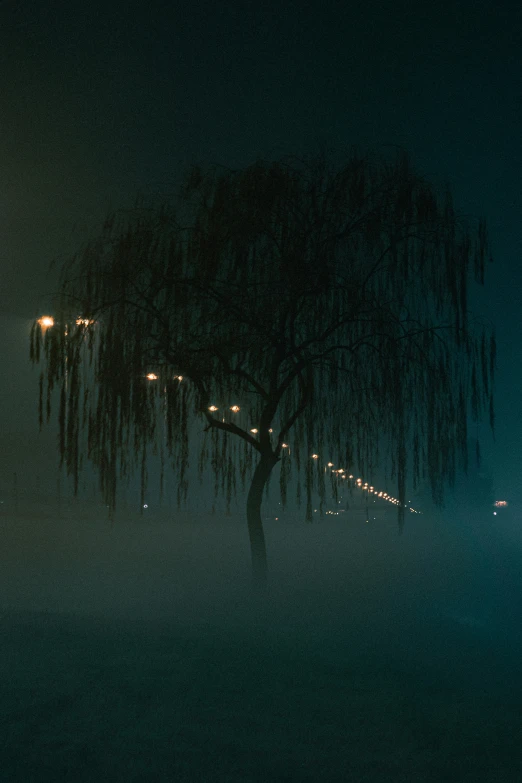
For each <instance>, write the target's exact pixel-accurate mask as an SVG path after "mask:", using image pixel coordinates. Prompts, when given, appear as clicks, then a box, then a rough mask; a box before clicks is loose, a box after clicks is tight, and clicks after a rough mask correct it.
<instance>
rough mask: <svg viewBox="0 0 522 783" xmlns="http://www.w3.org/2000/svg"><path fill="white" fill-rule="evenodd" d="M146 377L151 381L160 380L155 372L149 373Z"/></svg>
mask: <svg viewBox="0 0 522 783" xmlns="http://www.w3.org/2000/svg"><path fill="white" fill-rule="evenodd" d="M145 377H146V378H147V380H149V381H157V380H158V376H157V375H156V373H154V372H149V373H148V374H147V375H146V376H145Z"/></svg>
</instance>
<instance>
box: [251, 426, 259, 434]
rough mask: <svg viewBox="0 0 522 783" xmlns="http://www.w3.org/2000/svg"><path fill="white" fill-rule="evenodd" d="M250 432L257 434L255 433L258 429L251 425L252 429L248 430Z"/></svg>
mask: <svg viewBox="0 0 522 783" xmlns="http://www.w3.org/2000/svg"><path fill="white" fill-rule="evenodd" d="M250 432H253V433H254V435H257V433H258V432H259V430H256V428H255V427H252V429H251V430H250Z"/></svg>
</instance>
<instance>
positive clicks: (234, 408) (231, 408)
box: [230, 405, 241, 413]
mask: <svg viewBox="0 0 522 783" xmlns="http://www.w3.org/2000/svg"><path fill="white" fill-rule="evenodd" d="M230 410H231V411H232V413H239V411H240V410H241V408H240V407H239V405H231V406H230Z"/></svg>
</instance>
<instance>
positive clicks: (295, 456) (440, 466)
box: [31, 153, 495, 516]
mask: <svg viewBox="0 0 522 783" xmlns="http://www.w3.org/2000/svg"><path fill="white" fill-rule="evenodd" d="M489 257H490V256H489V246H488V239H487V234H486V227H485V223H484V221H483V220H477V221H476V222H473V221H469V220H465V219H464V218H462V217H460V216H459V215H458V214H457V212H456V210H455V207H454V205H453V201H452V197H451V193H450V191H449V189H444V190H440V189H438V188H436V187H435V186H433V185H432V184H430V183H429V182H427V181H426V180H425V178H424V177H422V176H421V175H420V174H418V173H417V172H416V171H415V170H414V168H413V166H412V164H411V163H410V161H409V160H408V158H407V157H406V156H405V155H403V154H400V155H398V156H397V157H396V158H395V159H394V160H392V161H388V160H384V159H376V158H375V157H372V156H366V155H361V154H358V153H353V154H352V155H351V156H350V157H349V159H348V160H347V161H346V162H345V163H343V164H342V165H334V164H333V163H332V162H330V161H329V160H328V159H327V158H326V157H324V156H317V157H310V158H309V159H305V160H301V159H296V158H286V159H283V160H280V161H276V162H264V161H259V162H257V163H255V164H254V165H252V166H249V167H247V168H245V169H242V170H228V169H221V168H208V169H202V168H197V167H195V168H193V169H192V170H191V171H190V172H189V174H188V176H187V178H186V180H185V183H184V186H183V188H182V189H181V191H180V193H179V195H178V196H177V197H176V198H175V199H173V200H171V201H163V202H161V203H158V204H154V203H149V204H141V205H140V206H137V207H136V209H135V210H131V211H126V212H124V211H121V212H114V213H112V214H110V215H109V217H108V218H107V220H106V222H105V224H104V226H103V228H102V230H101V232H100V233H99V235H98V236H97V237H96V238H95V239H94V240H92V241H90V242H88V243H87V244H86V245H85V246H84V247H83V248H82V250H81V251H80V252H79V253H78V254H76V255H75V256H74V257H73V258H72V259H70V260H69V261H68V262H67V263H66V264H65V265H64V266H63V269H62V276H61V284H60V292H59V296H58V297H57V301H56V307H55V313H54V318H55V325H54V326H53V327H52V328H47V329H42V328H41V325H40V324H39V322H35V324H34V327H33V331H32V338H31V356H32V358H33V360H34V361H37V362H38V361H40V360H41V359H43V361H44V371H43V373H42V375H41V379H40V392H41V401H40V416H41V420H44V419H48V418H49V417H50V415H51V408H52V400H53V399H54V394H55V392H54V391H53V390H55V389H57V391H58V394H59V396H60V403H59V416H58V418H59V423H60V449H61V454H62V458H63V460H64V462H65V464H66V466H67V469H68V470H69V472H70V473H71V474H72V475H73V476H75V479H76V481H77V480H78V475H79V470H80V466H81V455H82V454H83V453H86V455H87V457H88V459H89V460H91V461H92V462H93V463H94V465H95V466H96V468H97V469H98V471H99V475H100V479H101V487H102V490H103V493H104V496H105V499H106V501H107V502H108V503H109V504H110V505H111V506H113V505H114V503H115V499H116V489H117V484H118V480H119V478H121V477H124V476H125V475H127V474H128V473H129V471H131V470H133V469H134V468H135V467H136V466H137V465H140V464H141V469H142V479H143V483H144V482H145V481H146V463H147V454H148V453H149V452H150V450H151V449H152V448H154V446H155V445H156V447H157V448H159V450H160V452H161V453H162V454H164V456H165V458H166V461H167V462H169V463H170V465H171V466H172V468H173V476H174V477H175V480H176V481H177V487H178V497H179V499H180V501H182V500H183V499H184V498H185V496H186V493H187V489H188V481H187V478H188V472H187V471H188V463H189V455H190V453H191V452H190V447H189V442H190V422H191V421H192V420H193V417H196V418H197V417H199V418H200V419H201V420H202V421H203V422H204V426H205V430H206V431H205V436H204V437H203V438H202V439H200V444H199V445H200V448H199V454H198V456H197V463H198V467H199V471H200V472H202V471H203V470H204V469H205V468H206V467H209V468H210V469H211V470H212V471H213V475H214V482H215V490H216V492H217V493H218V494H219V493H222V494H223V495H225V496H228V497H231V496H233V495H234V494H235V493H236V492H237V491H238V490H239V489H240V488H241V487H242V486H245V485H246V484H248V483H249V482H251V481H253V483H254V484H255V483H256V482H257V485H260V483H261V484H262V485H263V486H264V484H265V483H266V480H267V479H268V477H269V475H270V473H271V470H272V468H273V467H274V465H275V464H277V463H278V462H279V461H281V471H280V488H281V493H282V497H283V500H285V499H286V493H287V487H288V486H289V480H290V478H291V474H293V479H294V483H293V484H292V486H294V487H295V492H296V495H297V499H298V500H299V498H301V497H302V498H303V500H304V501H305V504H306V509H307V515H308V516H310V513H311V505H312V495H313V492H318V493H319V495H320V497H322V498H324V496H325V492H326V483H325V482H327V480H328V476H327V474H325V471H324V470H323V466H324V464H326V462H327V460H331V461H332V462H333V463H335V464H336V465H337V466H343V467H345V468H346V469H350V468H352V469H357V470H358V471H360V472H364V473H366V475H371V473H372V471H375V470H376V468H377V466H380V467H381V468H383V469H384V468H386V470H387V471H388V475H389V476H391V477H393V479H394V481H396V484H397V494H398V498H399V501H400V504H401V506H400V508H401V507H403V505H404V500H405V491H406V480H407V475H410V476H411V480H412V482H413V483H415V482H416V481H417V480H418V479H419V478H420V477H424V478H426V477H428V478H429V480H430V483H431V489H432V493H433V497H434V499H435V500H436V501H437V502H440V501H441V500H442V494H443V488H444V485H445V483H446V482H448V481H451V480H452V478H453V477H454V475H455V471H456V469H457V467H458V465H459V464H461V465H463V466H465V465H466V460H467V442H468V422H469V420H470V417H471V419H478V417H480V416H481V415H482V413H483V412H484V410H487V411H489V416H490V421H491V424H493V376H494V366H495V341H494V336H493V334H492V333H491V330H490V329H489V327H488V326H487V324H485V323H482V322H480V321H479V320H478V319H476V318H472V317H471V316H470V313H469V307H468V294H469V287H470V283H471V282H473V279H474V280H475V281H476V282H478V283H483V282H484V270H485V265H486V262H487V261H488V260H489ZM42 348H43V353H42ZM149 373H152V375H155V376H157V380H155V381H154V382H150V381H149V380H148V379H147V378H146V376H147V374H149ZM151 377H152V376H151ZM233 404H236V405H238V406H239V407H240V408H241V410H242V412H243V414H244V417H243V419H242V421H243V425H241V426H240V424H238V418H239V417H234V415H233V413H231V412H230V411H229V408H230V406H231V405H233ZM225 410H226V411H227V413H226V415H225V413H224V411H225ZM287 442H291V449H292V459H291V460H289V459H283V460H281V456H282V454H283V453H284V449H285V445H284V444H286V443H287ZM313 454H315V455H318V456H319V459H315V460H312V459H311V456H312V455H313ZM260 465H264V468H263V469H261V468H260ZM256 471H257V473H256ZM261 474H263V475H261ZM256 475H257V478H256ZM261 490H262V487H261ZM257 494H259V493H257ZM250 495H252V485H251V486H250ZM251 499H252V498H251ZM258 500H259V503H260V501H261V496H260V494H259V498H257V497H256V499H255V503H256V504H257V503H258ZM400 513H401V512H400Z"/></svg>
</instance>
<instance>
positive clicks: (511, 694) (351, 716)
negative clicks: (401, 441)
mask: <svg viewBox="0 0 522 783" xmlns="http://www.w3.org/2000/svg"><path fill="white" fill-rule="evenodd" d="M365 517H366V515H365V514H363V513H361V512H360V511H354V512H353V513H351V514H346V515H343V516H339V517H328V516H327V517H324V518H323V519H320V520H319V519H318V520H316V521H314V522H313V523H312V524H306V523H305V522H299V521H296V519H295V518H293V519H290V518H285V517H284V516H283V518H280V519H279V520H277V521H276V520H275V519H270V520H266V522H265V532H266V538H267V548H268V559H269V584H268V587H267V591H266V595H265V596H264V597H263V598H260V597H259V596H257V597H256V596H255V595H254V594H253V593H252V591H251V568H250V551H249V542H248V534H247V529H246V523H245V522H244V521H243V520H242V519H241V517H240V516H237V515H236V516H233V517H225V516H224V515H221V516H220V515H219V514H217V515H215V516H211V515H207V516H202V515H200V516H199V517H197V518H196V517H191V516H190V515H189V514H187V513H180V512H178V513H176V514H172V516H171V517H170V518H166V517H161V516H160V515H159V514H158V515H154V516H153V515H152V514H151V515H147V514H146V513H144V514H143V515H142V516H139V515H136V516H133V517H132V518H131V517H130V516H128V515H127V516H126V515H124V514H122V513H120V514H119V515H117V517H116V519H115V520H114V521H109V520H108V519H107V518H106V517H105V514H104V513H103V509H101V508H100V509H99V510H98V511H97V512H96V513H93V510H92V508H91V509H87V508H86V507H82V506H81V505H80V504H74V503H72V502H71V503H69V504H65V503H64V504H62V506H61V507H60V508H58V507H56V508H52V507H49V506H48V507H46V508H45V509H32V510H30V511H28V510H24V511H23V512H22V511H20V510H19V511H18V513H17V514H15V513H14V512H13V510H12V509H7V510H6V511H4V512H3V513H2V515H1V516H0V530H1V536H2V547H1V558H2V564H1V577H0V578H1V602H0V604H1V610H2V622H3V629H4V644H3V646H2V660H1V672H2V677H3V681H4V686H5V688H6V698H5V700H4V719H5V720H6V721H7V723H8V725H9V726H10V727H11V728H10V734H9V739H8V741H7V744H6V748H5V750H4V756H3V758H2V761H3V762H4V764H5V765H7V767H6V768H7V769H8V770H10V776H8V778H7V779H9V780H35V781H36V780H38V781H39V780H58V779H64V780H65V779H67V780H91V779H94V777H96V776H100V775H103V777H104V779H105V780H110V781H112V780H126V781H129V780H170V779H176V780H186V781H193V780H209V781H213V780H223V781H225V780H226V781H235V780H238V781H239V780H243V781H249V780H252V781H253V780H257V781H264V780H267V781H268V780H341V779H345V776H347V775H351V776H352V779H355V780H361V781H362V780H365V781H373V780H375V781H377V780H387V781H395V780H397V781H399V780H404V781H406V780H412V779H422V780H433V781H436V780H438V781H440V780H463V781H464V780H470V781H471V780H474V781H477V780H484V781H486V780H487V781H492V780H495V781H504V780H506V781H508V780H509V781H513V780H515V779H517V778H518V776H519V772H520V771H522V766H521V763H522V755H521V751H520V749H519V743H518V741H517V739H516V738H517V733H520V730H521V729H522V714H521V712H520V708H519V704H520V695H521V685H522V676H521V674H520V666H519V661H520V655H521V652H522V636H521V631H520V617H521V597H520V596H521V595H522V591H521V587H522V583H521V582H522V579H521V576H520V563H521V562H522V534H521V531H520V528H519V524H520V520H518V519H517V518H516V517H515V516H514V515H512V514H509V513H508V511H506V512H505V513H503V514H498V515H497V516H493V514H492V512H491V513H490V512H489V511H488V512H487V513H485V514H483V515H482V516H480V517H479V516H478V515H476V514H471V513H470V514H469V515H466V514H465V513H462V511H460V512H459V516H458V517H457V516H454V515H452V512H451V509H448V510H446V511H445V512H444V513H441V514H439V515H432V516H430V515H427V514H423V515H415V516H414V515H411V517H410V518H408V519H407V520H406V526H405V529H404V532H403V534H402V535H400V536H399V535H398V531H397V522H396V518H395V515H394V514H393V513H385V512H384V511H381V512H380V513H378V516H377V518H376V519H372V520H370V522H366V520H365ZM93 672H94V673H95V675H94V674H93ZM93 677H94V679H93ZM93 682H94V683H95V684H94V685H93ZM180 704H182V705H183V709H182V710H181V712H180ZM131 716H132V719H131ZM100 720H101V721H102V722H103V726H105V728H106V729H108V726H109V725H110V726H113V727H115V728H114V729H111V731H115V734H114V733H113V734H111V733H109V734H107V733H106V731H104V732H102V733H101V734H100V730H99V726H98V728H95V726H96V725H98V724H97V723H96V722H97V721H100ZM71 722H72V724H71ZM66 724H67V725H68V726H69V728H68V729H66V728H65V726H66ZM71 725H73V726H74V727H75V728H74V730H73V729H71V728H70V726H71ZM118 726H119V728H118ZM28 727H29V728H28ZM35 727H36V728H35ZM169 727H170V728H169ZM35 732H36V733H35ZM169 732H170V733H169ZM172 732H173V733H172ZM33 735H34V736H33ZM29 736H33V739H32V740H31V743H32V747H33V750H31V751H27V750H24V748H26V743H27V741H28V737H29ZM34 737H36V739H35V738H34ZM173 737H176V738H177V739H173ZM452 775H454V777H452ZM346 779H347V778H346Z"/></svg>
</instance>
